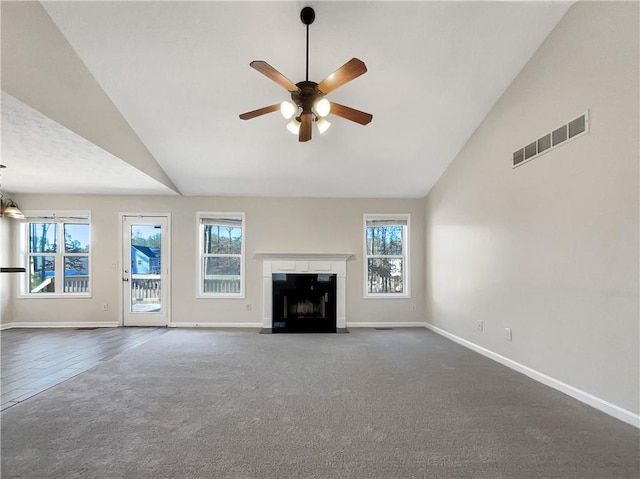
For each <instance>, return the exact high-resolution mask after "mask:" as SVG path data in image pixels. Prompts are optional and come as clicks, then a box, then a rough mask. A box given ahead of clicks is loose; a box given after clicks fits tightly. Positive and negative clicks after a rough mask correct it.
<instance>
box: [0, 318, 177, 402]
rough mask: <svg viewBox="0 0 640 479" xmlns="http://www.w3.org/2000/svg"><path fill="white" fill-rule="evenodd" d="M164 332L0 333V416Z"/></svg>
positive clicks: (106, 329)
mask: <svg viewBox="0 0 640 479" xmlns="http://www.w3.org/2000/svg"><path fill="white" fill-rule="evenodd" d="M166 331H167V329H166V328H68V329H67V328H64V329H21V328H20V329H8V330H5V331H2V332H0V343H1V346H2V350H1V355H0V371H1V380H0V410H5V409H7V408H10V407H11V406H14V405H16V404H18V403H19V402H21V401H24V400H25V399H28V398H30V397H32V396H35V395H36V394H38V393H40V392H42V391H44V390H46V389H49V388H50V387H53V386H55V385H56V384H60V383H61V382H63V381H66V380H67V379H70V378H72V377H73V376H76V375H78V374H80V373H82V372H84V371H87V370H88V369H91V368H92V367H94V366H97V365H98V364H101V363H103V362H105V361H108V360H110V359H112V358H114V357H116V356H117V355H118V354H120V353H121V352H123V351H126V350H128V349H131V348H135V347H136V346H138V345H140V344H142V343H144V342H146V341H149V340H150V339H152V338H154V337H156V336H158V335H160V334H163V333H165V332H166Z"/></svg>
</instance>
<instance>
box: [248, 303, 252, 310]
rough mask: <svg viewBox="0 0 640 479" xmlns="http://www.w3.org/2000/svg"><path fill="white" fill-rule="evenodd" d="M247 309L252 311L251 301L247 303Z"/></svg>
mask: <svg viewBox="0 0 640 479" xmlns="http://www.w3.org/2000/svg"><path fill="white" fill-rule="evenodd" d="M247 311H251V303H247Z"/></svg>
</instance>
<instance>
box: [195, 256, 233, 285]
mask: <svg viewBox="0 0 640 479" xmlns="http://www.w3.org/2000/svg"><path fill="white" fill-rule="evenodd" d="M203 290H204V292H205V293H240V258H205V259H204V289H203Z"/></svg>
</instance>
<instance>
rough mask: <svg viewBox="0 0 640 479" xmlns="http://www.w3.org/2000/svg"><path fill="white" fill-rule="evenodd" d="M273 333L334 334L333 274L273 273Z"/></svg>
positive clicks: (334, 288)
mask: <svg viewBox="0 0 640 479" xmlns="http://www.w3.org/2000/svg"><path fill="white" fill-rule="evenodd" d="M272 331H273V332H274V333H335V332H336V275H335V274H274V275H273V327H272Z"/></svg>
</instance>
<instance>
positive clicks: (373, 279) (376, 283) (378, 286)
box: [367, 258, 404, 293]
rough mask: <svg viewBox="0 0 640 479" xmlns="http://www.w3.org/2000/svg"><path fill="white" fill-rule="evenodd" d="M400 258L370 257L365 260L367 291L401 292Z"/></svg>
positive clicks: (402, 287) (401, 272)
mask: <svg viewBox="0 0 640 479" xmlns="http://www.w3.org/2000/svg"><path fill="white" fill-rule="evenodd" d="M402 266H403V265H402V259H400V258H394V259H382V258H370V259H369V260H368V262H367V291H368V292H369V293H403V292H404V285H403V271H402V269H403V268H402Z"/></svg>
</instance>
